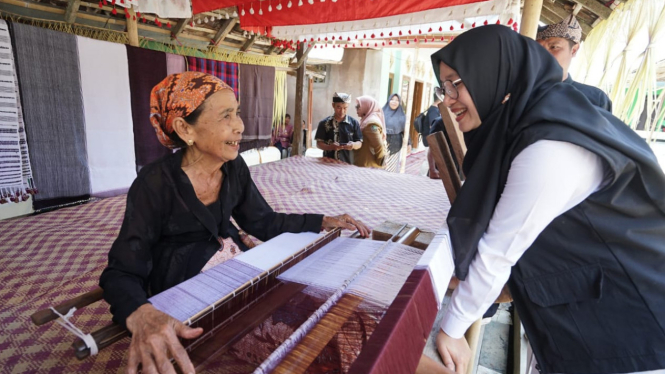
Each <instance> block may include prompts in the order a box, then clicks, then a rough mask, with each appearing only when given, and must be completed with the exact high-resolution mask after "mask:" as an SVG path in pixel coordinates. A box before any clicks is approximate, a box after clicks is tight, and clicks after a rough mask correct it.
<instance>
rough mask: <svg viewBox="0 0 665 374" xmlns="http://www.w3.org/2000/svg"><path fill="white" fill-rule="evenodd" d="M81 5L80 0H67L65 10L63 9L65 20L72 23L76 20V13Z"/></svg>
mask: <svg viewBox="0 0 665 374" xmlns="http://www.w3.org/2000/svg"><path fill="white" fill-rule="evenodd" d="M80 6H81V0H69V4H67V10H66V11H65V22H67V23H74V21H76V14H77V13H78V11H79V7H80Z"/></svg>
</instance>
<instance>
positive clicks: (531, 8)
mask: <svg viewBox="0 0 665 374" xmlns="http://www.w3.org/2000/svg"><path fill="white" fill-rule="evenodd" d="M542 8H543V0H524V8H522V22H521V28H520V34H521V35H524V36H527V37H529V38H531V39H535V38H536V33H537V32H538V21H539V20H540V11H541V9H542Z"/></svg>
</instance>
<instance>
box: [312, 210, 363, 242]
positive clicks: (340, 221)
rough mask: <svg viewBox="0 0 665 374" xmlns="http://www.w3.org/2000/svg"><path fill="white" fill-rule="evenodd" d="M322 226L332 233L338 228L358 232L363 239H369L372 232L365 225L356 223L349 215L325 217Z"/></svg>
mask: <svg viewBox="0 0 665 374" xmlns="http://www.w3.org/2000/svg"><path fill="white" fill-rule="evenodd" d="M322 226H323V228H324V229H325V230H326V231H330V230H332V229H334V228H337V227H340V228H343V229H347V230H358V233H359V234H360V236H361V237H363V238H366V237H368V236H369V231H370V230H369V228H368V227H367V226H365V224H364V223H362V222H360V221H356V220H355V219H353V218H352V217H351V216H350V215H348V214H342V215H340V216H335V217H329V216H324V217H323V223H322Z"/></svg>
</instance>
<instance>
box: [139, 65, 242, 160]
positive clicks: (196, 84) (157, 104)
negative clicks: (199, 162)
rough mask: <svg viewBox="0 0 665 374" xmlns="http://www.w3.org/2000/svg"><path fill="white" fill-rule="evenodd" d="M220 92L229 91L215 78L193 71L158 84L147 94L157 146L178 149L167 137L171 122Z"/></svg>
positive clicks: (170, 76) (171, 76) (169, 132)
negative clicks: (157, 140)
mask: <svg viewBox="0 0 665 374" xmlns="http://www.w3.org/2000/svg"><path fill="white" fill-rule="evenodd" d="M221 90H233V89H232V88H231V86H229V85H228V84H226V83H224V81H222V80H221V79H219V78H217V77H215V76H212V75H210V74H205V73H200V72H195V71H188V72H185V73H179V74H171V75H169V76H168V77H166V78H165V79H164V80H163V81H161V82H159V83H158V84H157V85H156V86H155V87H154V88H153V89H152V92H151V93H150V123H151V124H152V127H154V128H155V132H156V133H157V139H159V142H160V143H162V145H163V146H165V147H168V148H176V147H178V146H177V145H176V144H175V142H174V141H173V139H171V137H170V136H169V134H171V133H172V132H173V120H174V119H176V118H178V117H181V118H185V117H187V116H188V115H190V114H191V113H192V112H193V111H195V110H196V108H198V107H199V106H201V104H203V102H204V101H205V100H206V99H207V98H209V97H210V96H212V95H213V94H214V93H216V92H218V91H221Z"/></svg>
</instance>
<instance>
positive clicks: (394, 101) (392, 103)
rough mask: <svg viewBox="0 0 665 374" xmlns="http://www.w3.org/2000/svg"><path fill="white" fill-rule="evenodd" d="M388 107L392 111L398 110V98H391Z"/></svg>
mask: <svg viewBox="0 0 665 374" xmlns="http://www.w3.org/2000/svg"><path fill="white" fill-rule="evenodd" d="M388 106H390V109H392V110H395V109H397V108H399V97H397V96H393V97H392V98H390V103H388Z"/></svg>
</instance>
